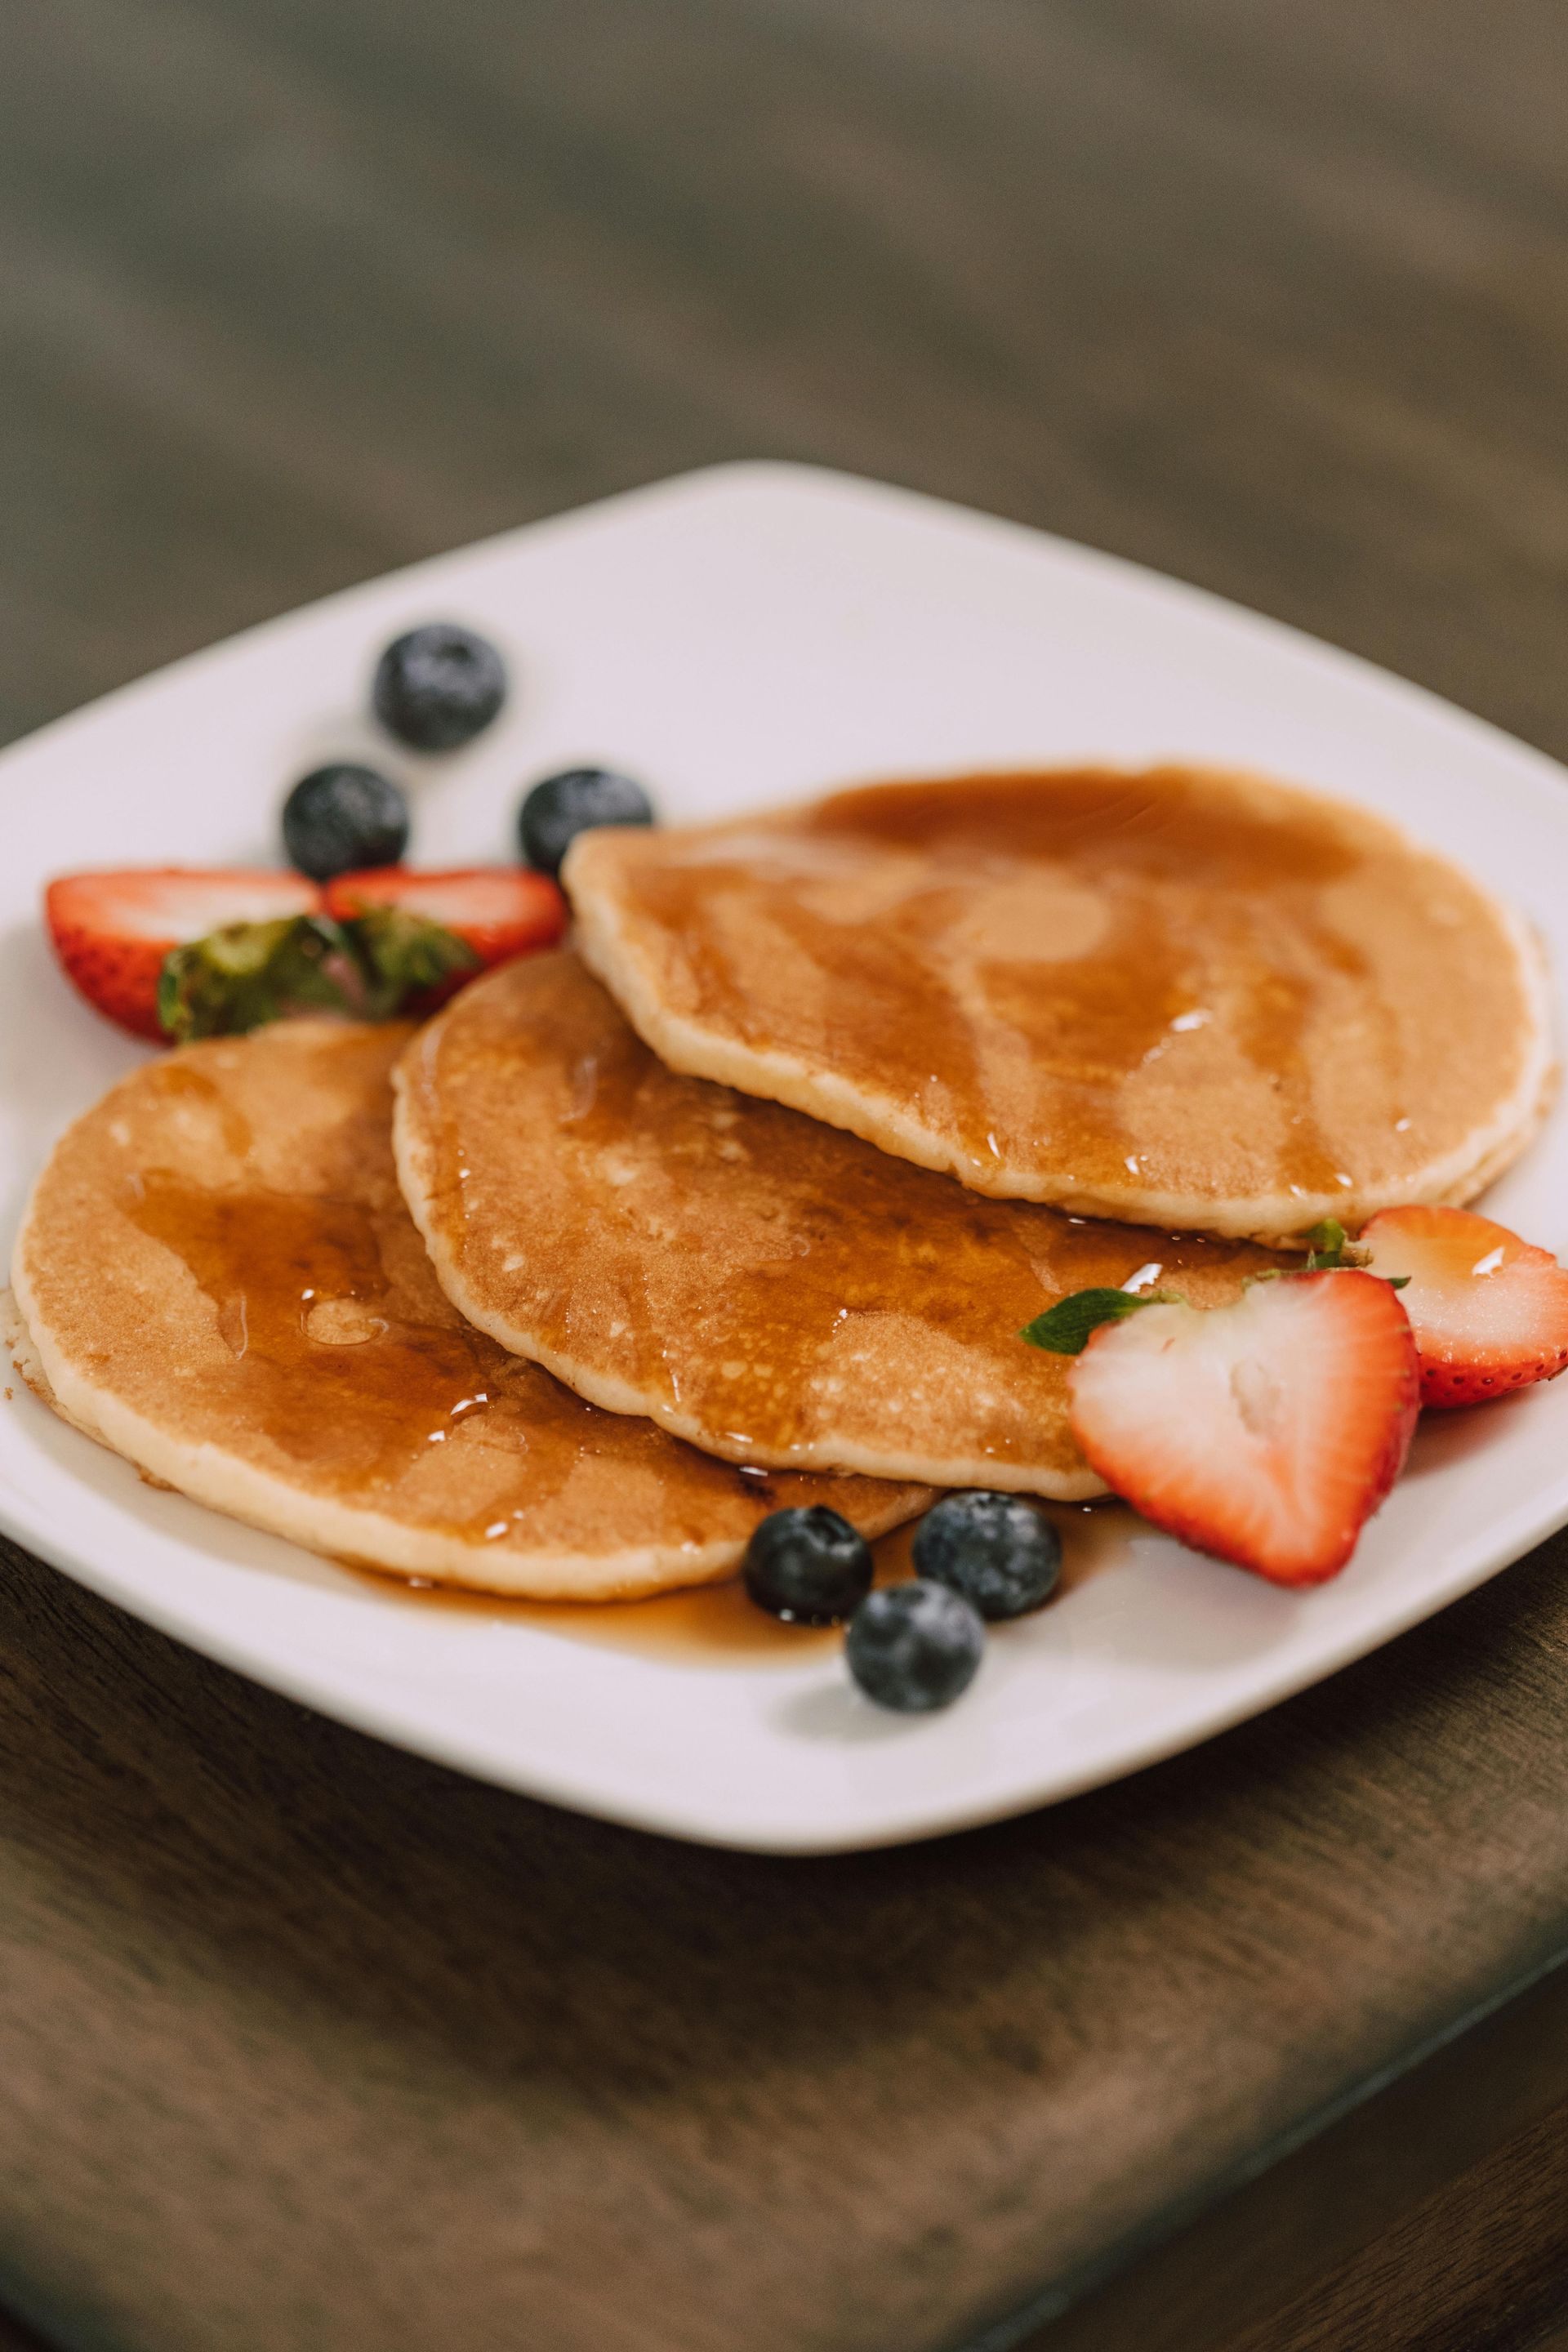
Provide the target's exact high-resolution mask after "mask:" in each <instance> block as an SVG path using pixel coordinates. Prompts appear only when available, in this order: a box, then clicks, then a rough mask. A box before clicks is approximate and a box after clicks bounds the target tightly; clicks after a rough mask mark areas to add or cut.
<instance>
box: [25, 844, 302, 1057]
mask: <svg viewBox="0 0 1568 2352" xmlns="http://www.w3.org/2000/svg"><path fill="white" fill-rule="evenodd" d="M320 907H321V892H320V891H319V890H318V889H317V887H316V886H315V884H314V883H313V882H308V881H307V880H306V879H305V877H304V876H303V875H300V874H288V873H280V872H272V871H265V870H263V871H256V872H252V871H248V870H241V869H236V868H227V869H224V868H219V869H215V870H212V871H204V870H202V869H201V868H199V867H184V866H128V867H118V868H114V869H110V870H106V871H104V872H100V873H85V874H68V875H64V876H62V877H60V879H59V880H58V881H55V882H51V883H50V884H49V886H48V888H47V891H46V892H45V894H44V912H45V918H46V920H47V924H48V929H49V936H50V938H51V940H53V942H54V948H55V953H56V954H57V955H58V958H59V961H60V962H61V964H62V965H63V966H64V968H65V970H66V971H67V972H68V975H69V977H70V979H71V980H72V981H73V982H75V984H76V986H77V987H78V988H79V990H80V992H81V993H82V994H83V995H84V996H85V997H86V998H87V1000H88V1002H89V1004H91V1005H92V1006H93V1007H94V1008H95V1010H96V1011H98V1012H100V1013H103V1014H104V1016H105V1017H106V1018H107V1019H108V1020H110V1021H113V1022H117V1023H118V1024H119V1025H120V1026H121V1028H122V1029H129V1030H131V1031H132V1032H133V1034H135V1035H137V1036H139V1037H150V1038H153V1039H155V1040H156V1041H157V1042H159V1043H160V1044H163V1045H166V1044H167V1043H168V1040H167V1038H166V1037H165V1035H164V1033H163V1028H162V1026H161V1024H160V1023H159V1020H158V975H159V973H160V971H162V970H163V959H164V957H165V956H166V955H167V954H168V953H169V950H171V949H172V948H177V947H185V946H188V945H189V944H190V942H191V941H192V940H199V939H205V937H206V935H207V933H208V932H209V931H219V930H224V929H227V927H228V926H229V925H230V924H234V923H264V922H271V921H273V920H275V919H277V918H279V917H280V916H289V915H308V914H313V913H315V912H316V911H317V910H318V909H319V908H320Z"/></svg>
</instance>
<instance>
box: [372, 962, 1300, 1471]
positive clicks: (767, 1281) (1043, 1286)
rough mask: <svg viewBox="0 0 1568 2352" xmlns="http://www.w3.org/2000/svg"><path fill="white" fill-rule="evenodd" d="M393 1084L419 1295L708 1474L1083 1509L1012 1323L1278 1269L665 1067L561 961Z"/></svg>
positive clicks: (578, 968) (450, 1009)
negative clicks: (651, 1427) (1008, 1495)
mask: <svg viewBox="0 0 1568 2352" xmlns="http://www.w3.org/2000/svg"><path fill="white" fill-rule="evenodd" d="M395 1083H396V1090H397V1112H396V1117H395V1122H394V1130H393V1131H394V1145H395V1152H396V1157H397V1166H398V1174H399V1178H400V1180H401V1182H402V1185H403V1191H404V1197H405V1201H406V1202H407V1203H408V1206H409V1208H410V1210H411V1211H412V1213H413V1215H414V1219H415V1222H416V1224H417V1225H418V1227H419V1229H420V1231H421V1232H422V1233H423V1234H424V1235H425V1239H426V1244H427V1246H428V1248H429V1252H430V1257H431V1262H432V1264H433V1265H434V1266H435V1268H436V1272H437V1276H438V1277H439V1280H440V1282H441V1286H442V1287H443V1289H444V1290H445V1291H446V1292H447V1297H449V1298H451V1299H452V1300H453V1301H454V1303H455V1304H456V1305H457V1306H458V1307H460V1308H461V1309H462V1311H463V1313H464V1314H465V1315H466V1316H468V1318H469V1320H470V1321H472V1322H474V1323H476V1324H478V1325H479V1327H480V1328H482V1329H484V1330H486V1331H489V1332H490V1333H491V1334H492V1335H493V1336H494V1338H496V1339H499V1340H500V1341H501V1343H502V1344H503V1346H505V1347H508V1348H510V1349H516V1350H517V1352H518V1353H519V1354H521V1355H525V1356H531V1357H532V1358H534V1359H535V1360H537V1361H538V1362H540V1363H542V1364H545V1365H547V1366H548V1367H549V1369H550V1370H552V1372H554V1373H555V1374H556V1375H557V1376H558V1377H559V1378H560V1379H562V1380H563V1381H566V1382H567V1383H568V1384H569V1386H571V1387H572V1388H574V1389H575V1390H576V1391H577V1392H578V1394H579V1395H581V1396H585V1397H591V1398H592V1399H593V1401H594V1402H595V1403H596V1404H601V1405H606V1406H608V1407H609V1408H610V1409H611V1410H612V1411H614V1412H626V1413H646V1414H647V1415H648V1416H649V1417H650V1418H651V1419H653V1420H655V1421H657V1422H658V1423H659V1424H660V1426H661V1427H662V1428H665V1429H668V1430H670V1431H671V1432H673V1433H675V1434H676V1435H678V1436H680V1437H685V1438H689V1439H690V1440H691V1442H692V1443H693V1444H698V1445H701V1446H703V1447H705V1448H707V1449H708V1450H710V1451H711V1452H713V1453H716V1454H725V1455H727V1456H729V1457H730V1458H731V1460H744V1461H752V1462H767V1463H773V1464H777V1465H788V1466H790V1467H792V1468H796V1469H806V1468H810V1469H837V1470H858V1471H862V1472H865V1473H867V1474H868V1475H874V1476H879V1477H903V1478H919V1479H921V1480H922V1481H924V1482H926V1483H929V1484H931V1485H933V1486H991V1487H1004V1488H1012V1489H1015V1490H1018V1491H1022V1492H1024V1493H1027V1494H1037V1495H1047V1496H1053V1497H1055V1498H1057V1499H1058V1500H1078V1499H1083V1498H1086V1497H1088V1496H1093V1495H1102V1494H1103V1493H1104V1492H1105V1487H1104V1485H1103V1483H1102V1482H1101V1480H1100V1479H1099V1478H1098V1477H1096V1475H1094V1473H1093V1471H1091V1470H1090V1468H1089V1465H1088V1464H1087V1463H1086V1462H1085V1460H1084V1458H1083V1455H1082V1454H1081V1453H1080V1451H1079V1447H1078V1444H1077V1443H1076V1442H1075V1440H1074V1438H1073V1435H1072V1432H1071V1429H1070V1427H1069V1425H1068V1359H1067V1358H1065V1357H1063V1356H1058V1355H1052V1354H1047V1353H1044V1352H1042V1351H1041V1350H1039V1349H1034V1348H1030V1347H1028V1346H1026V1344H1025V1342H1024V1341H1023V1340H1022V1339H1020V1338H1019V1336H1018V1335H1019V1329H1020V1327H1021V1326H1022V1325H1023V1324H1025V1323H1026V1322H1028V1321H1029V1320H1030V1318H1032V1317H1034V1316H1036V1315H1037V1314H1039V1313H1040V1312H1041V1311H1042V1310H1043V1309H1044V1308H1046V1307H1049V1306H1051V1305H1053V1304H1054V1303H1055V1302H1056V1300H1058V1298H1060V1297H1065V1296H1066V1295H1067V1294H1068V1292H1070V1291H1075V1290H1086V1289H1097V1288H1120V1287H1121V1286H1122V1285H1123V1284H1125V1283H1127V1282H1129V1281H1130V1280H1133V1279H1138V1280H1139V1282H1140V1286H1141V1287H1142V1288H1148V1287H1150V1286H1152V1285H1153V1284H1155V1283H1158V1284H1159V1286H1160V1287H1161V1288H1162V1289H1163V1290H1168V1291H1171V1292H1173V1293H1177V1294H1180V1295H1181V1296H1183V1297H1186V1298H1188V1299H1190V1300H1191V1301H1192V1303H1193V1304H1194V1306H1205V1307H1206V1306H1218V1305H1221V1304H1223V1303H1226V1302H1227V1301H1228V1300H1231V1299H1233V1298H1236V1297H1238V1296H1239V1295H1240V1292H1241V1289H1242V1287H1243V1285H1244V1284H1245V1283H1246V1281H1247V1279H1248V1277H1249V1276H1254V1275H1257V1274H1259V1273H1261V1272H1263V1271H1264V1270H1265V1269H1267V1268H1270V1267H1272V1268H1275V1269H1278V1268H1279V1266H1280V1265H1281V1264H1282V1263H1283V1261H1281V1260H1280V1259H1279V1258H1277V1257H1273V1256H1271V1255H1269V1254H1268V1252H1266V1251H1263V1250H1260V1249H1258V1248H1256V1247H1255V1246H1253V1245H1252V1244H1248V1243H1245V1242H1219V1241H1213V1240H1206V1239H1204V1238H1201V1237H1194V1236H1192V1235H1188V1236H1185V1237H1180V1238H1178V1237H1173V1236H1172V1235H1170V1234H1159V1233H1152V1232H1150V1231H1148V1230H1147V1229H1146V1228H1144V1227H1142V1226H1136V1225H1125V1224H1110V1223H1104V1222H1103V1221H1100V1220H1088V1221H1086V1220H1079V1219H1073V1218H1069V1217H1066V1216H1063V1215H1061V1214H1060V1213H1058V1211H1057V1210H1055V1209H1044V1208H1037V1207H1035V1206H1033V1205H1030V1204H1026V1203H1023V1202H1005V1201H988V1200H984V1199H983V1198H982V1197H981V1196H980V1195H979V1194H977V1193H974V1192H965V1191H964V1190H963V1187H962V1185H959V1184H955V1183H954V1182H953V1181H952V1178H951V1177H948V1176H937V1175H933V1174H931V1172H930V1171H928V1170H926V1169H923V1168H912V1167H910V1165H909V1163H908V1161H906V1160H895V1159H892V1158H890V1157H889V1155H888V1154H887V1153H886V1152H882V1151H878V1150H874V1149H873V1148H872V1147H871V1145H869V1144H868V1143H862V1142H861V1141H860V1140H859V1139H858V1138H857V1137H855V1136H850V1135H844V1134H842V1133H840V1131H839V1130H838V1129H837V1128H832V1127H825V1126H823V1125H822V1124H821V1123H820V1121H818V1120H816V1119H812V1118H803V1117H802V1116H801V1114H800V1113H799V1112H798V1111H793V1110H786V1109H784V1108H782V1107H781V1106H779V1105H778V1104H776V1103H768V1102H759V1101H757V1100H756V1099H755V1098H754V1097H751V1096H747V1095H740V1094H734V1093H732V1092H731V1090H730V1088H729V1087H715V1086H711V1085H710V1084H709V1083H708V1081H707V1080H706V1079H702V1078H686V1077H679V1076H676V1075H675V1074H674V1073H673V1072H671V1071H669V1070H667V1069H666V1068H665V1067H664V1066H663V1064H662V1063H660V1062H659V1061H658V1060H657V1059H656V1057H655V1056H654V1055H652V1054H651V1053H650V1052H649V1051H648V1049H647V1046H646V1045H644V1044H643V1042H642V1040H641V1039H640V1038H639V1037H638V1036H637V1034H636V1033H635V1032H634V1031H633V1030H632V1028H631V1027H630V1025H629V1024H627V1022H626V1020H625V1019H624V1018H623V1017H622V1015H621V1013H620V1012H619V1011H618V1010H617V1008H616V1004H615V1003H614V1002H613V1000H612V999H611V998H610V997H609V996H608V995H607V994H606V993H605V990H604V989H603V988H601V987H600V985H599V983H598V982H597V981H595V980H594V979H593V978H592V977H591V976H590V975H589V973H587V972H586V971H584V968H583V966H582V965H581V963H580V962H579V961H578V960H577V958H576V957H575V956H574V955H570V954H559V955H545V956H535V957H531V958H529V959H528V960H527V961H522V962H519V963H514V964H510V965H507V966H506V967H505V968H504V969H503V970H501V971H496V972H492V973H491V974H490V975H489V977H488V978H487V979H484V980H481V981H478V982H475V983H474V985H473V986H472V987H470V988H468V989H465V990H464V991H463V992H462V994H461V995H460V996H458V998H457V999H456V1000H455V1001H454V1002H453V1003H451V1004H450V1005H449V1006H447V1009H446V1011H445V1012H443V1013H439V1014H437V1018H436V1019H435V1020H434V1021H432V1022H431V1023H429V1024H428V1025H427V1026H426V1028H425V1029H423V1030H421V1031H420V1032H419V1034H417V1035H416V1037H415V1039H414V1041H413V1043H412V1044H411V1045H410V1046H409V1048H408V1051H407V1052H406V1054H405V1055H404V1057H403V1059H402V1061H401V1062H400V1063H399V1065H398V1067H397V1072H396V1080H395ZM1296 1262H1297V1263H1299V1262H1300V1261H1296Z"/></svg>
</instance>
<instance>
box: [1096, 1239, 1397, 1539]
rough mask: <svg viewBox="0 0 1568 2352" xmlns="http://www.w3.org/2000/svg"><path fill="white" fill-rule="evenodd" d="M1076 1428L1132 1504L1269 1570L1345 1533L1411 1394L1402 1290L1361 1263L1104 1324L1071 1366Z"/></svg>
mask: <svg viewBox="0 0 1568 2352" xmlns="http://www.w3.org/2000/svg"><path fill="white" fill-rule="evenodd" d="M1071 1378H1072V1428H1073V1433H1074V1435H1075V1436H1076V1437H1077V1439H1078V1442H1079V1445H1080V1446H1081V1447H1082V1448H1083V1451H1084V1454H1086V1456H1087V1457H1088V1459H1089V1463H1090V1465H1092V1467H1093V1468H1094V1469H1095V1470H1097V1471H1098V1472H1099V1474H1100V1476H1101V1477H1102V1478H1103V1479H1104V1480H1105V1482H1106V1484H1107V1486H1110V1487H1111V1488H1112V1489H1113V1490H1114V1491H1115V1492H1116V1493H1117V1494H1119V1495H1121V1496H1123V1497H1124V1499H1125V1500H1126V1501H1127V1502H1129V1503H1131V1505H1132V1507H1133V1508H1134V1509H1135V1510H1138V1511H1140V1512H1142V1515H1143V1517H1145V1518H1147V1519H1150V1520H1152V1522H1153V1524H1154V1525H1155V1526H1156V1527H1159V1528H1164V1529H1165V1530H1166V1531H1167V1532H1168V1533H1169V1534H1171V1535H1173V1536H1177V1537H1179V1538H1180V1539H1181V1540H1182V1542H1184V1543H1186V1544H1191V1545H1192V1546H1193V1547H1194V1549H1197V1550H1200V1551H1206V1552H1212V1553H1214V1554H1215V1556H1216V1557H1217V1558H1218V1559H1228V1560H1234V1561H1235V1562H1236V1564H1237V1566H1238V1567H1240V1568H1248V1569H1251V1570H1254V1571H1255V1572H1256V1573H1257V1574H1258V1575H1259V1576H1263V1577H1267V1578H1268V1579H1269V1580H1271V1581H1273V1582H1275V1583H1278V1584H1292V1585H1297V1584H1317V1583H1321V1582H1322V1581H1323V1580H1324V1579H1326V1578H1328V1577H1331V1576H1333V1575H1335V1574H1336V1573H1337V1572H1338V1570H1341V1569H1342V1567H1343V1566H1344V1564H1345V1562H1346V1561H1347V1560H1348V1559H1349V1558H1350V1556H1351V1554H1352V1551H1353V1550H1354V1549H1355V1545H1356V1538H1358V1536H1359V1535H1360V1533H1361V1529H1362V1527H1363V1524H1364V1522H1365V1521H1366V1519H1367V1518H1368V1517H1370V1516H1371V1514H1372V1513H1373V1511H1374V1510H1376V1508H1377V1507H1378V1505H1379V1504H1380V1503H1381V1502H1382V1500H1383V1498H1384V1496H1385V1495H1386V1494H1387V1492H1388V1490H1389V1488H1390V1487H1391V1486H1393V1484H1394V1479H1395V1478H1396V1477H1397V1476H1398V1475H1399V1471H1400V1469H1401V1467H1402V1465H1403V1464H1404V1461H1405V1454H1406V1453H1407V1452H1408V1451H1409V1446H1410V1439H1411V1433H1412V1432H1413V1431H1414V1429H1415V1418H1416V1413H1417V1411H1418V1409H1419V1402H1420V1389H1419V1375H1418V1371H1417V1365H1416V1356H1415V1339H1414V1336H1413V1334H1412V1332H1411V1328H1410V1323H1409V1318H1408V1317H1407V1316H1406V1315H1405V1309H1404V1307H1402V1306H1401V1305H1400V1301H1399V1295H1398V1293H1397V1292H1396V1291H1394V1289H1393V1288H1391V1286H1389V1285H1388V1284H1387V1283H1386V1282H1380V1281H1379V1280H1377V1278H1376V1277H1375V1276H1373V1275H1371V1274H1362V1273H1354V1272H1342V1273H1321V1274H1306V1275H1288V1276H1285V1277H1284V1278H1283V1279H1281V1280H1279V1281H1274V1282H1257V1283H1254V1284H1253V1285H1252V1286H1250V1287H1249V1288H1248V1289H1247V1290H1246V1291H1245V1292H1244V1293H1243V1295H1242V1297H1240V1298H1239V1299H1237V1301H1236V1303H1235V1304H1234V1305H1233V1306H1230V1307H1213V1308H1210V1309H1208V1310H1207V1311H1202V1310H1200V1309H1198V1308H1195V1307H1184V1306H1181V1305H1171V1306H1156V1307H1146V1308H1144V1309H1143V1310H1142V1311H1141V1312H1140V1313H1139V1314H1137V1315H1133V1316H1131V1317H1129V1318H1128V1319H1127V1320H1126V1321H1125V1322H1118V1323H1107V1324H1103V1325H1102V1326H1101V1327H1100V1329H1099V1330H1098V1331H1097V1332H1096V1333H1095V1334H1094V1336H1093V1338H1092V1339H1090V1340H1089V1345H1088V1346H1087V1348H1086V1349H1084V1351H1083V1353H1082V1355H1081V1356H1079V1358H1078V1360H1077V1361H1076V1363H1075V1364H1074V1367H1073V1370H1072V1376H1071Z"/></svg>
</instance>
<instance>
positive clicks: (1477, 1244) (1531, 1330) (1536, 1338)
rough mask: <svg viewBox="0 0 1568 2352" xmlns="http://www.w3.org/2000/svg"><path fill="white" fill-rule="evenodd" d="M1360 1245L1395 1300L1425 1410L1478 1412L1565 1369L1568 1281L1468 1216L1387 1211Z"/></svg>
mask: <svg viewBox="0 0 1568 2352" xmlns="http://www.w3.org/2000/svg"><path fill="white" fill-rule="evenodd" d="M1360 1246H1361V1248H1362V1249H1363V1250H1364V1251H1366V1253H1367V1258H1366V1263H1367V1265H1369V1266H1370V1267H1371V1268H1372V1270H1373V1273H1374V1274H1382V1275H1406V1276H1408V1277H1409V1279H1408V1281H1407V1283H1406V1285H1405V1288H1404V1289H1403V1290H1402V1291H1401V1293H1400V1297H1402V1298H1403V1300H1404V1302H1405V1313H1406V1314H1407V1315H1408V1316H1409V1318H1410V1321H1411V1326H1412V1328H1413V1329H1414V1331H1415V1346H1416V1349H1417V1351H1418V1353H1419V1355H1420V1358H1421V1402H1422V1403H1423V1404H1433V1405H1451V1404H1482V1403H1484V1402H1486V1400H1487V1399H1488V1398H1489V1397H1499V1396H1506V1394H1507V1393H1508V1391H1509V1390H1510V1389H1522V1388H1528V1387H1529V1385H1530V1383H1531V1381H1552V1380H1555V1379H1556V1377H1557V1375H1558V1373H1559V1372H1560V1371H1562V1370H1563V1368H1564V1367H1565V1366H1568V1273H1564V1271H1563V1268H1562V1266H1560V1265H1558V1263H1557V1260H1556V1259H1555V1258H1554V1257H1553V1256H1552V1253H1551V1251H1550V1250H1543V1249H1536V1248H1535V1247H1534V1246H1533V1245H1532V1244H1531V1243H1530V1242H1523V1241H1521V1239H1520V1237H1519V1235H1518V1234H1513V1233H1510V1231H1509V1229H1508V1227H1507V1226H1506V1225H1499V1224H1494V1223H1492V1220H1491V1219H1490V1217H1478V1216H1477V1215H1476V1213H1475V1212H1474V1211H1473V1210H1471V1209H1424V1208H1410V1209H1384V1210H1383V1211H1382V1212H1381V1213H1380V1214H1379V1215H1377V1216H1375V1217H1373V1220H1372V1223H1370V1224H1369V1225H1367V1226H1366V1227H1365V1228H1364V1230H1363V1234H1362V1235H1361V1243H1360Z"/></svg>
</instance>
